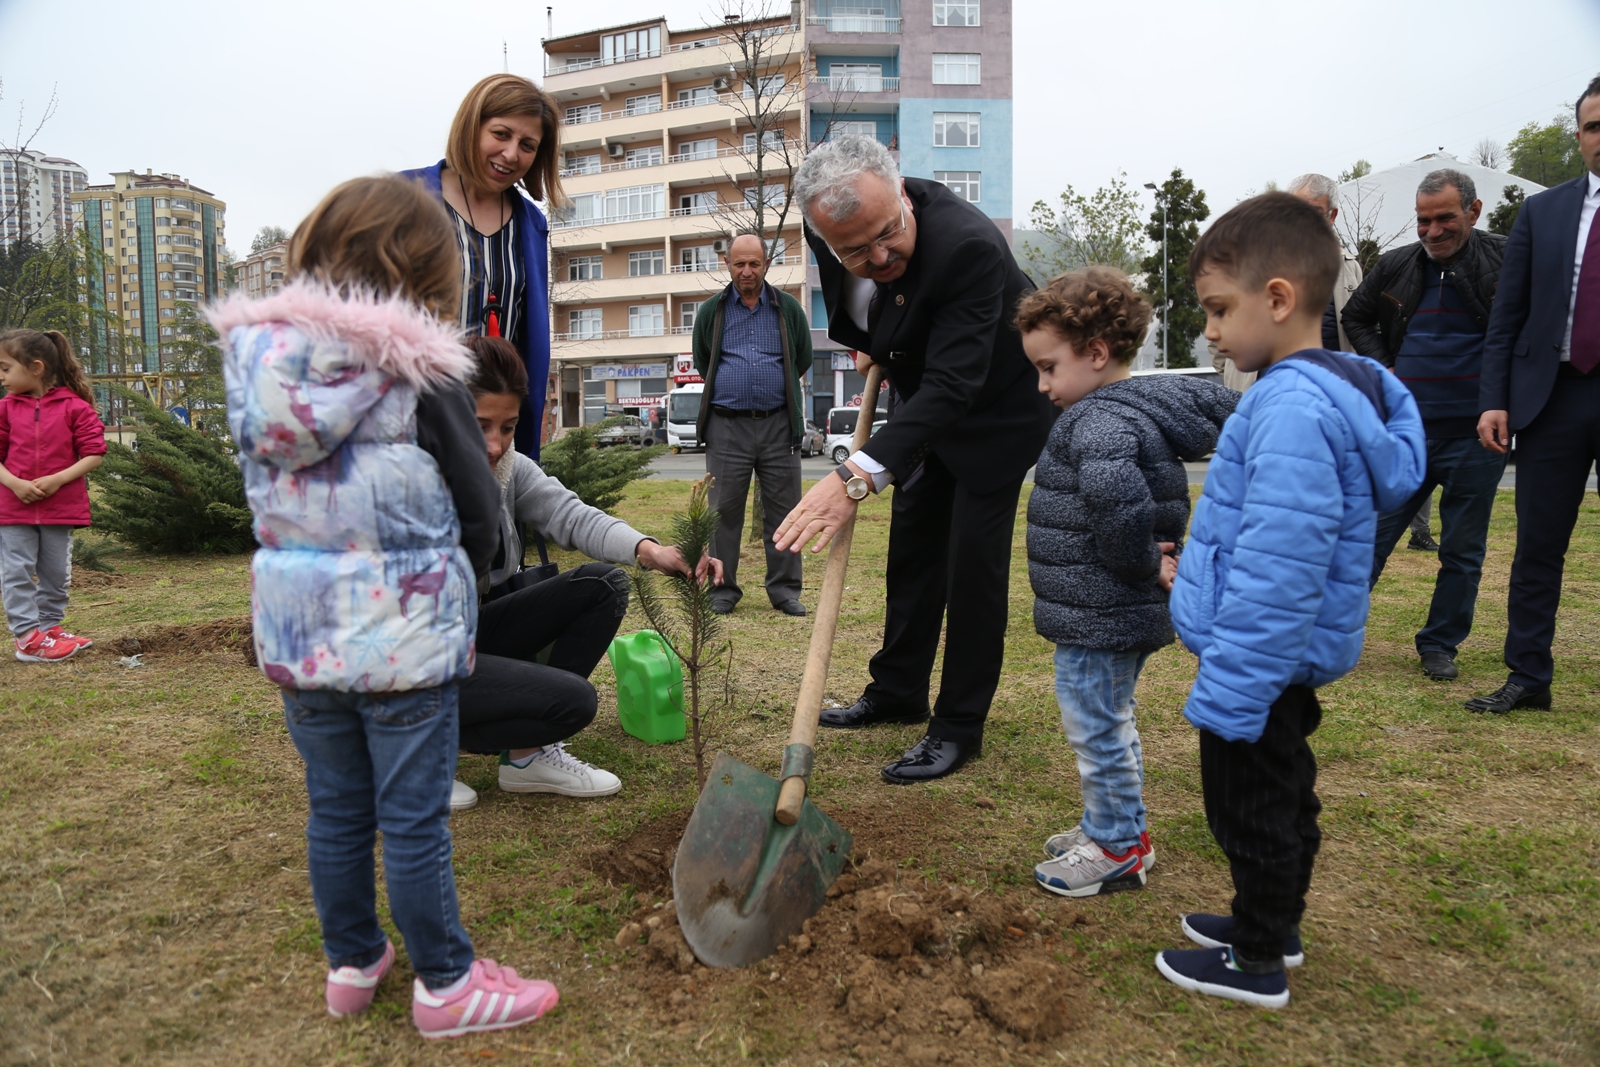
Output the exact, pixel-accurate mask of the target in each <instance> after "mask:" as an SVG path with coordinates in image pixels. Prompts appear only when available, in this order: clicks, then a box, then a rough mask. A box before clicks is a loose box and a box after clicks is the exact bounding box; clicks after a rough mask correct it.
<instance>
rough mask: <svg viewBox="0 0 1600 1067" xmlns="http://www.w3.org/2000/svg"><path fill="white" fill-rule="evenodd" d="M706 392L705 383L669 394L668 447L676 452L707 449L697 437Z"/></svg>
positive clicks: (695, 384) (687, 386) (693, 384)
mask: <svg viewBox="0 0 1600 1067" xmlns="http://www.w3.org/2000/svg"><path fill="white" fill-rule="evenodd" d="M705 391H706V383H705V382H690V383H689V384H687V385H680V386H678V387H677V388H676V389H674V390H673V391H672V392H670V393H668V394H667V447H669V448H671V449H672V450H673V451H674V452H682V451H684V450H685V449H698V448H703V447H705V446H704V445H702V444H701V443H700V441H699V439H698V438H697V436H696V426H695V424H696V423H697V422H698V421H699V420H700V398H701V395H702V394H704V393H705Z"/></svg>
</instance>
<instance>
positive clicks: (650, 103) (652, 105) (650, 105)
mask: <svg viewBox="0 0 1600 1067" xmlns="http://www.w3.org/2000/svg"><path fill="white" fill-rule="evenodd" d="M660 110H661V94H660V93H641V94H640V95H639V96H630V97H628V99H627V100H626V101H625V102H624V103H623V107H622V113H623V114H624V115H649V114H651V113H652V112H656V111H660Z"/></svg>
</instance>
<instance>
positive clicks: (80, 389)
mask: <svg viewBox="0 0 1600 1067" xmlns="http://www.w3.org/2000/svg"><path fill="white" fill-rule="evenodd" d="M0 352H5V353H7V354H9V355H10V356H11V358H12V359H15V360H16V361H17V362H19V363H22V364H23V365H24V366H26V365H27V364H29V363H43V364H44V380H45V387H46V388H50V387H51V386H56V385H64V386H66V387H67V388H68V389H71V390H72V391H73V392H74V393H77V394H78V395H79V396H81V397H83V399H84V400H86V401H88V402H89V403H90V404H93V403H94V390H93V389H91V388H89V379H88V378H87V377H85V376H84V373H83V367H82V365H81V364H79V363H78V360H77V357H75V356H74V355H73V354H72V345H71V344H69V343H68V342H67V338H66V335H65V334H63V333H62V332H61V331H60V330H43V331H40V330H7V331H6V332H5V333H0Z"/></svg>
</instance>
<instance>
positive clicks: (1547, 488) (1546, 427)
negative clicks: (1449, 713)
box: [1506, 375, 1600, 688]
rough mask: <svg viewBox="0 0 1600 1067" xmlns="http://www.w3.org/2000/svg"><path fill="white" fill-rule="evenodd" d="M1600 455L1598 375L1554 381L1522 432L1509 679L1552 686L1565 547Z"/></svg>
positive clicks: (1509, 615)
mask: <svg viewBox="0 0 1600 1067" xmlns="http://www.w3.org/2000/svg"><path fill="white" fill-rule="evenodd" d="M1596 458H1600V376H1597V377H1594V378H1573V377H1567V376H1565V375H1563V376H1561V377H1558V378H1557V379H1556V383H1555V388H1554V389H1552V390H1551V392H1550V399H1549V401H1548V402H1546V404H1545V406H1544V410H1543V411H1541V412H1540V413H1539V415H1538V417H1537V418H1535V419H1534V420H1533V422H1531V423H1529V424H1528V425H1527V426H1525V427H1523V428H1522V429H1521V430H1518V431H1517V455H1516V461H1517V554H1516V556H1515V557H1514V558H1513V559H1512V561H1511V586H1510V590H1509V593H1508V595H1507V598H1506V666H1507V667H1509V668H1510V669H1511V679H1510V680H1511V681H1513V682H1515V683H1516V684H1518V685H1521V686H1527V687H1529V688H1540V687H1542V686H1547V685H1549V684H1550V680H1551V679H1552V678H1553V677H1554V676H1555V661H1554V658H1553V657H1552V656H1551V654H1550V643H1551V641H1553V640H1554V638H1555V633H1556V609H1557V607H1559V605H1560V603H1561V575H1562V571H1563V570H1564V569H1565V566H1566V558H1567V545H1568V543H1569V542H1570V541H1571V540H1572V528H1573V527H1574V526H1575V525H1577V522H1578V505H1579V504H1581V503H1582V502H1583V492H1584V486H1585V485H1586V484H1587V482H1588V480H1589V470H1590V468H1592V467H1593V466H1594V462H1595V460H1596Z"/></svg>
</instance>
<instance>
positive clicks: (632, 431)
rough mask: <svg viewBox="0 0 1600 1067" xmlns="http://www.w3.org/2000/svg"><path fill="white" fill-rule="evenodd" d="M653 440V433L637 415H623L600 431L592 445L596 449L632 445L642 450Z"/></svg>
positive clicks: (648, 425) (646, 423)
mask: <svg viewBox="0 0 1600 1067" xmlns="http://www.w3.org/2000/svg"><path fill="white" fill-rule="evenodd" d="M654 440H655V433H654V431H652V430H651V429H650V424H649V423H648V422H646V421H644V420H643V419H641V418H640V417H639V416H637V415H624V416H622V417H621V418H620V419H616V420H614V421H613V422H612V423H611V425H609V426H607V427H606V428H605V429H603V430H601V431H600V433H599V435H598V436H596V437H595V442H594V443H595V447H597V448H605V447H606V446H608V445H633V446H634V447H636V448H643V447H644V446H645V445H648V444H651V443H653V441H654Z"/></svg>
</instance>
